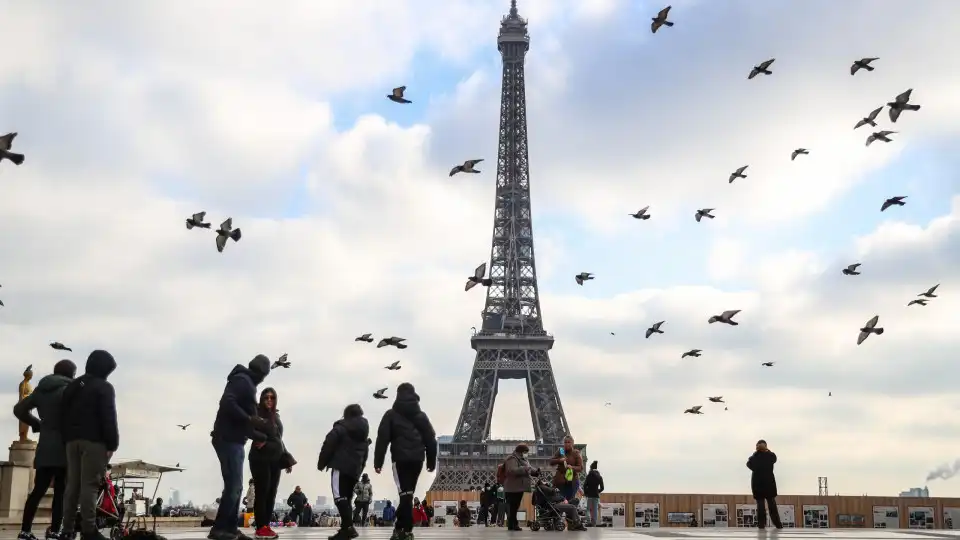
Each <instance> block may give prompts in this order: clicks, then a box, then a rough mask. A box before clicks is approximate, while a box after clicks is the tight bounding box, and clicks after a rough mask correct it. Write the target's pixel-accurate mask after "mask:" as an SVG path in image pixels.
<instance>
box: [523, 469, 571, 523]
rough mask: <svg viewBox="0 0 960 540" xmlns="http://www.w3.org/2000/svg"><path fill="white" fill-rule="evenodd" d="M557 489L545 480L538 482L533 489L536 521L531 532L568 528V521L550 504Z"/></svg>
mask: <svg viewBox="0 0 960 540" xmlns="http://www.w3.org/2000/svg"><path fill="white" fill-rule="evenodd" d="M554 492H555V488H554V487H553V486H552V485H550V484H549V483H547V482H545V481H543V480H539V479H538V480H537V483H536V485H535V486H534V488H533V506H534V514H535V515H536V519H534V520H533V521H531V522H530V530H531V531H539V530H540V529H541V528H543V530H545V531H562V530H564V529H566V528H567V519H566V517H565V516H564V515H563V514H561V513H560V512H559V511H557V509H556V508H555V507H554V506H553V504H552V503H551V502H550V498H551V497H553V494H554Z"/></svg>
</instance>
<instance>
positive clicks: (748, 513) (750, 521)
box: [736, 503, 757, 528]
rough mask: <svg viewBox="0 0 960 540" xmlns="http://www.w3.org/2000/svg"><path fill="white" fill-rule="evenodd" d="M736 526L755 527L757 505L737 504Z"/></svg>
mask: <svg viewBox="0 0 960 540" xmlns="http://www.w3.org/2000/svg"><path fill="white" fill-rule="evenodd" d="M736 526H737V527H746V528H750V527H756V526H757V505H756V503H754V504H749V503H748V504H738V505H737V521H736Z"/></svg>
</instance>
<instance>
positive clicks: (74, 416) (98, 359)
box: [60, 350, 120, 540]
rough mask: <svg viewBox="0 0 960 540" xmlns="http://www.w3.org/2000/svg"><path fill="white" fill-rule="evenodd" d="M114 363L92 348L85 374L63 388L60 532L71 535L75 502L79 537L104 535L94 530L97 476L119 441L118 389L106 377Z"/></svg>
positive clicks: (100, 537) (96, 538)
mask: <svg viewBox="0 0 960 540" xmlns="http://www.w3.org/2000/svg"><path fill="white" fill-rule="evenodd" d="M116 369H117V362H116V360H114V358H113V355H111V354H110V353H108V352H107V351H103V350H96V351H93V352H91V353H90V356H88V357H87V364H86V366H84V374H83V375H81V376H80V377H79V378H76V379H74V380H73V381H71V382H70V384H69V385H67V387H66V388H64V390H63V398H62V399H61V402H60V407H61V417H60V433H61V436H62V437H63V441H64V449H65V451H66V456H67V484H66V490H65V491H64V495H63V516H64V518H65V519H64V520H63V534H62V536H63V537H64V538H65V539H68V540H72V539H73V537H74V533H75V531H74V527H75V525H76V519H75V517H74V516H76V513H77V505H78V504H79V506H80V528H81V531H80V532H81V534H82V536H83V539H84V540H106V539H105V537H104V536H103V535H102V534H100V531H99V530H97V495H98V493H99V491H100V479H101V478H102V477H103V471H105V470H106V468H107V464H108V463H109V462H110V458H111V457H112V456H113V453H114V452H115V451H116V450H117V447H119V446H120V428H119V427H118V424H117V394H116V391H114V389H113V385H112V384H110V383H109V382H107V377H109V376H110V374H111V373H113V371H114V370H116Z"/></svg>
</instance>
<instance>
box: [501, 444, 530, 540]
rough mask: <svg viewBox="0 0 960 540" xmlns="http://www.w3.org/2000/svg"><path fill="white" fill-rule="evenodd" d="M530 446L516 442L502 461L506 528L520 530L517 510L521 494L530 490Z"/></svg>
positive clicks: (521, 497)
mask: <svg viewBox="0 0 960 540" xmlns="http://www.w3.org/2000/svg"><path fill="white" fill-rule="evenodd" d="M529 452H530V448H529V447H528V446H527V445H525V444H518V445H517V447H516V448H515V449H514V450H513V453H512V454H510V455H509V456H507V459H506V460H504V462H503V471H504V477H503V478H504V479H503V491H504V498H505V499H506V503H507V529H508V530H511V531H519V530H522V529H521V528H520V523H519V522H518V521H517V511H518V510H520V503H521V502H523V494H524V493H526V492H528V491H530V485H531V481H530V473H531V472H533V469H532V468H531V467H530V463H528V462H527V454H528V453H529Z"/></svg>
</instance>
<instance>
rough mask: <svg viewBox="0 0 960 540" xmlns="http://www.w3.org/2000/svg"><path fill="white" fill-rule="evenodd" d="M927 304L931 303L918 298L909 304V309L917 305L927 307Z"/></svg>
mask: <svg viewBox="0 0 960 540" xmlns="http://www.w3.org/2000/svg"><path fill="white" fill-rule="evenodd" d="M927 302H929V300H925V299H923V298H917V299H916V300H911V301H910V302H908V303H907V307H910V306H912V305H914V304H917V305H918V306H925V305H927Z"/></svg>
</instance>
